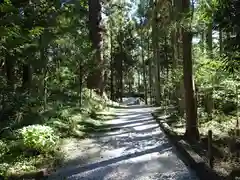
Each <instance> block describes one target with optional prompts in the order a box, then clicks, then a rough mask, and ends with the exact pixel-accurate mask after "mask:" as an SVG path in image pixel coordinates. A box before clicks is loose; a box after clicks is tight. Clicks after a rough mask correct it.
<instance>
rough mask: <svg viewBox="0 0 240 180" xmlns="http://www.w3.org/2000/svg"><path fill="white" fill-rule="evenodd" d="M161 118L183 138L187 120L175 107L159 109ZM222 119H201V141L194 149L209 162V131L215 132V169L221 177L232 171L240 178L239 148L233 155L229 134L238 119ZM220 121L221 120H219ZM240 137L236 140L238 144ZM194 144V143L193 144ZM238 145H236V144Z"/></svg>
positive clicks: (213, 143)
mask: <svg viewBox="0 0 240 180" xmlns="http://www.w3.org/2000/svg"><path fill="white" fill-rule="evenodd" d="M155 113H157V114H158V116H159V118H160V117H162V116H163V114H164V115H165V118H164V121H165V122H166V123H167V124H168V125H169V127H170V128H171V129H170V130H171V131H173V132H174V133H175V134H176V135H177V136H178V137H176V138H183V135H184V132H185V120H184V119H183V118H180V117H179V116H178V115H177V113H176V112H175V111H174V107H171V108H165V109H163V108H159V109H157V110H156V111H155ZM221 118H222V117H215V118H214V119H213V120H211V121H206V120H203V119H202V117H200V118H199V132H200V141H199V142H198V143H196V144H195V145H192V148H193V149H194V150H195V151H196V152H197V153H198V154H200V155H201V157H202V158H203V159H204V160H205V161H206V162H207V150H208V137H207V134H208V130H212V132H213V142H212V145H213V156H214V165H213V169H214V170H215V171H216V172H217V173H218V174H219V175H221V176H223V177H227V176H229V175H230V173H231V172H232V171H235V173H236V174H238V176H239V174H240V173H239V167H240V159H239V158H237V156H236V152H237V151H238V152H239V150H240V149H239V147H233V150H232V152H235V154H234V153H232V152H230V149H229V142H230V141H231V136H230V135H229V132H231V131H232V129H234V126H235V121H236V118H232V119H231V118H228V119H226V118H225V119H223V120H221ZM219 119H220V120H219ZM239 140H240V138H239V137H237V138H236V141H237V142H238V141H239ZM191 144H192V143H191ZM235 145H236V144H235Z"/></svg>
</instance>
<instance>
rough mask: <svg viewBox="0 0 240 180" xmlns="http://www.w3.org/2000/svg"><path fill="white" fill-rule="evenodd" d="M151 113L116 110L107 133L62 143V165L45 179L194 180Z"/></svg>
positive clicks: (148, 109)
mask: <svg viewBox="0 0 240 180" xmlns="http://www.w3.org/2000/svg"><path fill="white" fill-rule="evenodd" d="M153 110H154V108H152V107H146V106H130V107H128V108H116V109H115V113H114V114H116V115H117V117H116V118H113V119H111V120H106V121H104V122H105V125H106V127H109V126H110V127H111V130H106V131H105V132H96V133H93V134H92V135H91V136H89V137H88V138H85V139H82V140H79V139H72V138H71V139H65V142H64V143H63V144H62V147H61V149H62V151H63V153H64V154H65V156H66V161H65V163H64V164H63V166H61V167H60V168H59V169H57V171H56V172H54V173H52V174H51V175H50V176H49V178H48V179H49V180H53V179H58V180H61V179H83V180H86V179H88V180H133V179H134V180H143V179H144V180H153V179H168V180H187V179H191V180H194V179H198V178H197V177H196V175H195V174H194V172H192V171H191V170H189V169H188V168H187V167H186V166H185V165H184V163H183V162H182V160H181V159H180V158H179V157H180V156H179V155H178V154H177V152H176V150H175V149H174V147H173V146H172V144H171V143H170V142H169V141H168V139H167V137H166V136H165V134H164V133H163V132H162V131H161V130H160V128H159V125H158V124H157V123H156V121H155V120H154V119H153V117H152V115H151V112H152V111H153Z"/></svg>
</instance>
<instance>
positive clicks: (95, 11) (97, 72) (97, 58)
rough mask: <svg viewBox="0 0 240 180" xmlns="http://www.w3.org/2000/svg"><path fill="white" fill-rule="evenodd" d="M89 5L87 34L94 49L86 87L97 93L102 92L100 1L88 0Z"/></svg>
mask: <svg viewBox="0 0 240 180" xmlns="http://www.w3.org/2000/svg"><path fill="white" fill-rule="evenodd" d="M88 6H89V36H90V40H91V42H92V49H93V50H94V53H95V54H94V59H93V65H94V66H93V67H94V69H93V72H92V73H90V74H89V76H88V79H87V87H88V88H89V89H95V90H96V92H97V93H99V94H100V95H102V93H103V57H102V35H101V33H102V28H101V25H100V23H101V19H102V17H101V8H102V7H101V2H100V0H88Z"/></svg>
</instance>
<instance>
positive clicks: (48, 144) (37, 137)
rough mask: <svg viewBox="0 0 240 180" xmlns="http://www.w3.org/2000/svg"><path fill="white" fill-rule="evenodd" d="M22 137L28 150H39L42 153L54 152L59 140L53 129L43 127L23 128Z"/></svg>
mask: <svg viewBox="0 0 240 180" xmlns="http://www.w3.org/2000/svg"><path fill="white" fill-rule="evenodd" d="M20 135H21V138H22V140H23V144H24V146H25V147H26V148H28V149H33V150H37V151H38V152H40V153H47V152H49V151H53V150H54V149H55V148H56V146H57V144H58V140H59V137H58V136H56V135H55V134H54V131H53V129H52V128H51V127H49V126H43V125H31V126H26V127H23V128H22V129H21V130H20Z"/></svg>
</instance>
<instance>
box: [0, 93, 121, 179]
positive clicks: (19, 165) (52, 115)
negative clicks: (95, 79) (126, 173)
mask: <svg viewBox="0 0 240 180" xmlns="http://www.w3.org/2000/svg"><path fill="white" fill-rule="evenodd" d="M83 93H84V94H83V99H82V106H81V107H80V106H79V99H78V97H77V96H76V95H74V93H69V94H67V95H66V94H56V95H52V96H51V97H50V98H49V99H51V101H49V102H48V107H47V109H46V110H45V111H43V110H41V108H40V107H31V111H28V112H24V113H23V114H24V116H22V117H21V119H20V120H19V119H18V121H15V120H12V121H11V123H8V124H7V126H6V125H5V126H6V127H7V128H5V129H4V130H3V131H2V132H1V139H0V176H4V177H9V176H11V175H21V174H24V173H26V172H34V171H37V170H40V169H42V168H48V169H52V168H54V167H56V166H57V165H59V164H61V162H62V161H63V160H64V155H63V154H62V153H61V151H60V147H61V143H62V142H63V140H64V139H65V138H84V137H87V136H88V135H90V134H91V133H93V132H100V131H109V130H111V127H109V125H107V124H106V123H105V121H106V120H111V119H113V118H114V117H115V115H114V112H113V108H111V107H113V106H120V105H119V104H118V103H116V102H112V101H110V100H108V99H107V98H106V96H105V97H104V96H103V97H100V96H98V95H97V94H95V93H94V92H90V91H89V90H87V89H85V90H84V92H83ZM110 106H111V107H110Z"/></svg>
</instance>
